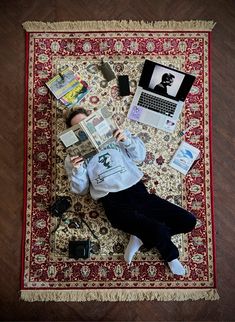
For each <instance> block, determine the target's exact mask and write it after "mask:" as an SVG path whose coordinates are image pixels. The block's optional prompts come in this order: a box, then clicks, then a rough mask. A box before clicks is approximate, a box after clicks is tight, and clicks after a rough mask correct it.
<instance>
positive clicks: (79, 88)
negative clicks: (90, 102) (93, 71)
mask: <svg viewBox="0 0 235 322" xmlns="http://www.w3.org/2000/svg"><path fill="white" fill-rule="evenodd" d="M76 80H77V85H76V86H75V87H74V88H73V89H72V90H71V91H69V92H68V93H67V94H65V95H64V96H63V97H61V98H60V101H61V102H62V103H63V104H64V105H65V106H67V107H68V108H72V107H74V106H76V105H77V104H78V103H79V102H80V101H81V100H82V99H83V98H84V96H85V95H86V94H88V93H89V91H90V89H91V88H90V87H89V86H88V84H87V83H86V82H85V81H84V80H82V79H81V76H79V75H76Z"/></svg>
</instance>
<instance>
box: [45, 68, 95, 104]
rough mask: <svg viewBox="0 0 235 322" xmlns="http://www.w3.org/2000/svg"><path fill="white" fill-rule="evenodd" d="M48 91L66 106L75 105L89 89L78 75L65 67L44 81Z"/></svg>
mask: <svg viewBox="0 0 235 322" xmlns="http://www.w3.org/2000/svg"><path fill="white" fill-rule="evenodd" d="M46 85H47V87H48V88H49V89H50V91H51V92H52V93H53V94H54V95H55V97H56V98H57V99H59V100H60V101H61V102H62V103H63V104H64V105H66V106H67V107H68V108H71V107H73V106H75V105H76V104H77V103H78V102H79V101H81V100H82V99H83V97H84V96H85V95H86V94H87V93H88V92H89V91H90V87H89V86H88V84H87V83H86V82H85V81H84V80H83V79H82V78H81V76H80V75H77V74H74V72H73V71H72V70H71V69H70V68H66V69H64V70H63V71H61V72H60V73H59V74H58V75H56V76H55V77H53V78H52V79H51V80H50V81H48V82H47V83H46Z"/></svg>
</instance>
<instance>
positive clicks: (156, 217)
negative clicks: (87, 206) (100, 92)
mask: <svg viewBox="0 0 235 322" xmlns="http://www.w3.org/2000/svg"><path fill="white" fill-rule="evenodd" d="M87 116H88V114H87V111H86V110H84V109H77V110H75V111H73V112H71V113H70V114H69V115H68V117H67V120H66V124H67V126H68V127H70V126H72V125H75V124H78V123H79V122H80V121H81V120H83V119H84V118H86V117H87ZM114 137H115V138H116V143H112V144H109V145H107V146H106V147H105V148H104V149H103V150H102V151H100V152H98V153H97V154H96V155H95V156H93V157H91V158H90V159H89V160H83V159H82V158H81V157H80V156H76V157H70V156H67V157H66V159H65V169H66V172H67V174H68V178H69V181H70V186H71V191H73V192H74V193H77V194H78V195H84V194H86V193H87V192H88V191H90V194H91V197H92V198H93V199H94V200H100V201H101V202H102V204H103V207H104V210H105V213H106V215H107V218H108V219H109V221H110V223H111V224H112V226H113V227H114V228H117V229H120V230H122V231H124V232H125V233H128V234H130V235H131V237H130V241H129V243H128V246H127V248H126V250H125V254H124V258H125V261H126V262H127V263H128V264H130V262H131V261H132V258H133V256H134V255H135V253H136V252H137V251H138V250H139V248H140V247H141V245H143V244H144V246H145V247H147V248H152V247H156V248H157V249H158V251H159V252H160V254H161V256H162V258H163V259H164V260H165V261H166V262H168V265H169V267H170V269H171V271H172V273H173V274H177V275H185V269H184V267H183V265H182V264H181V263H180V261H179V260H178V257H179V251H178V249H177V247H176V246H175V245H174V243H173V242H172V241H171V236H173V235H175V234H181V233H188V232H190V231H191V230H192V229H193V228H194V227H195V224H196V218H195V216H194V215H193V214H191V213H189V212H188V211H186V210H184V209H183V208H181V207H179V206H177V205H174V204H173V203H170V202H168V201H166V200H164V199H161V198H160V197H158V196H156V195H154V194H149V193H148V191H147V189H146V187H145V185H144V183H143V182H142V181H141V179H142V177H143V173H142V172H141V171H140V169H139V168H138V167H137V165H136V163H141V162H143V161H144V159H145V156H146V150H145V146H144V143H143V142H142V140H141V139H140V138H139V137H138V136H133V135H132V134H131V133H130V132H129V131H128V130H125V131H123V130H121V129H117V130H116V131H115V132H114Z"/></svg>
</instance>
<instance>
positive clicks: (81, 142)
mask: <svg viewBox="0 0 235 322" xmlns="http://www.w3.org/2000/svg"><path fill="white" fill-rule="evenodd" d="M116 129H117V125H116V124H115V122H114V120H113V119H112V115H111V113H110V112H109V111H108V110H107V108H106V107H103V108H100V109H99V110H97V111H95V112H93V113H92V114H90V115H89V116H87V117H86V118H85V119H84V120H82V121H81V122H80V123H79V124H75V125H74V126H72V127H70V128H69V129H67V130H65V131H63V132H61V133H60V134H59V135H58V137H59V139H60V140H61V141H62V143H63V144H64V146H65V147H66V151H67V153H68V154H69V155H70V156H81V157H83V158H84V159H86V158H89V157H91V156H92V155H94V154H96V153H97V152H98V151H100V150H101V149H102V148H103V146H105V145H106V144H109V143H111V142H113V141H114V140H115V138H114V137H113V132H114V131H115V130H116Z"/></svg>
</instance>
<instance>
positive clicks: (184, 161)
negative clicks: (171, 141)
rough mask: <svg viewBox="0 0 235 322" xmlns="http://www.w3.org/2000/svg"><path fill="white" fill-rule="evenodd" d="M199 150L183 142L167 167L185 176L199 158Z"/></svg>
mask: <svg viewBox="0 0 235 322" xmlns="http://www.w3.org/2000/svg"><path fill="white" fill-rule="evenodd" d="M199 154H200V150H199V149H198V148H196V147H194V146H193V145H191V144H189V143H187V142H185V141H183V142H181V144H180V145H179V147H178V149H177V150H176V152H175V154H174V155H173V157H172V159H171V161H170V163H169V165H170V166H171V167H172V168H174V169H176V170H178V171H179V172H181V173H182V174H184V175H186V174H187V173H188V171H189V170H190V168H191V167H192V165H193V163H194V162H195V161H196V160H197V159H198V158H199Z"/></svg>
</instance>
